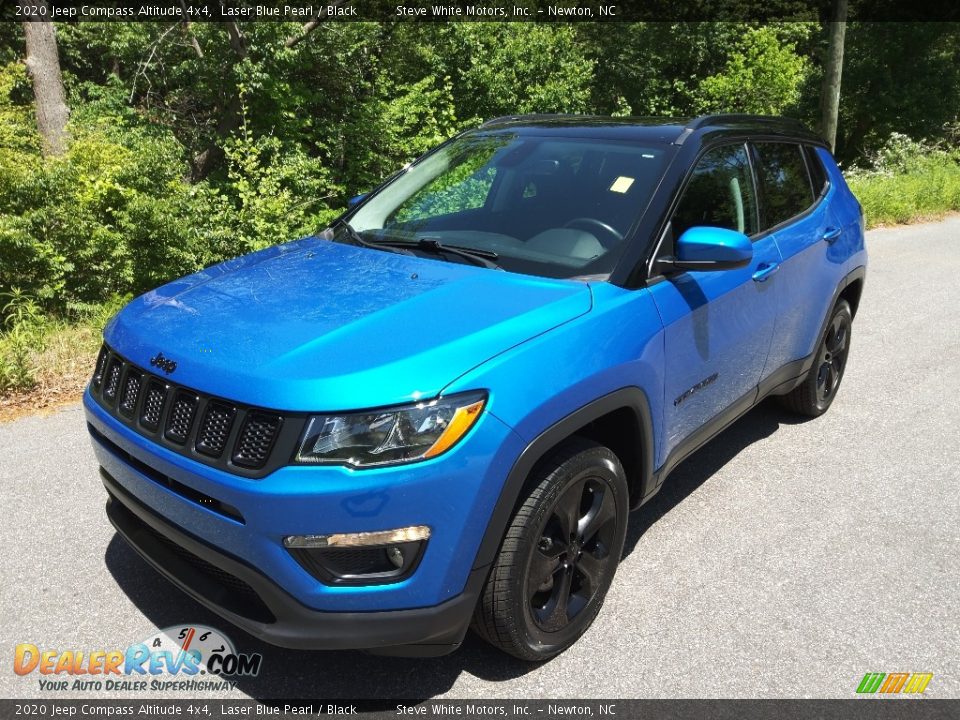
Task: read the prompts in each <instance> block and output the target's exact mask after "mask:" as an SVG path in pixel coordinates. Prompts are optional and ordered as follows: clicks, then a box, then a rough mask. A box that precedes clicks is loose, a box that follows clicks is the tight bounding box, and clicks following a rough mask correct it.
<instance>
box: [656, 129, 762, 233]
mask: <svg viewBox="0 0 960 720" xmlns="http://www.w3.org/2000/svg"><path fill="white" fill-rule="evenodd" d="M698 225H705V226H708V227H719V228H726V229H727V230H736V231H738V232H742V233H744V234H745V235H753V234H755V233H756V232H757V198H756V193H755V192H754V188H753V178H752V176H751V173H750V161H749V159H748V157H747V152H746V149H745V148H744V146H743V145H725V146H722V147H718V148H714V149H713V150H709V151H707V152H706V154H704V156H703V157H702V158H700V161H699V162H698V163H697V166H696V167H695V168H694V170H693V175H692V176H691V177H690V181H689V182H688V183H687V187H686V189H685V190H684V192H683V197H682V198H681V199H680V203H679V205H677V209H676V211H674V214H673V220H672V221H671V226H672V229H673V236H674V237H675V238H677V237H680V236H681V235H682V234H683V232H684V231H685V230H687V229H689V228H691V227H694V226H698Z"/></svg>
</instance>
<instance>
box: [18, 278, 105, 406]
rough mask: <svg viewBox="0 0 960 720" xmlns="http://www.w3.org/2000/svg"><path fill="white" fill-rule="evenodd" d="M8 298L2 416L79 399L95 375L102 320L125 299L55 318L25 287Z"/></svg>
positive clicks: (103, 322)
mask: <svg viewBox="0 0 960 720" xmlns="http://www.w3.org/2000/svg"><path fill="white" fill-rule="evenodd" d="M5 298H6V300H7V302H6V303H5V306H4V308H3V310H4V315H5V316H6V321H5V327H4V331H3V332H2V333H0V422H3V421H5V420H11V419H13V418H16V417H19V416H20V415H24V414H28V413H33V412H37V411H42V410H45V409H55V408H58V407H60V406H61V405H64V404H67V403H71V402H76V401H77V399H78V398H79V397H80V394H81V393H82V391H83V388H84V386H85V385H86V383H87V380H89V378H90V373H91V372H92V368H93V361H94V358H95V357H96V353H97V349H98V348H99V346H100V342H101V332H102V329H103V326H104V324H106V322H107V320H109V318H110V316H111V315H112V314H113V313H114V312H115V311H116V310H117V308H118V307H119V306H120V304H121V303H122V302H123V301H122V300H117V301H114V302H111V303H108V304H105V305H102V306H94V307H89V308H83V309H82V310H80V311H76V312H74V313H72V314H71V317H68V318H55V317H51V316H49V315H45V314H44V313H42V312H41V311H40V309H39V307H38V306H37V305H36V303H35V302H34V301H33V300H32V299H31V298H29V297H27V296H25V295H23V294H21V293H17V292H14V293H11V294H8V295H6V296H5Z"/></svg>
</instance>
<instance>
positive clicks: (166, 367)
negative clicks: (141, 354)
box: [150, 352, 177, 375]
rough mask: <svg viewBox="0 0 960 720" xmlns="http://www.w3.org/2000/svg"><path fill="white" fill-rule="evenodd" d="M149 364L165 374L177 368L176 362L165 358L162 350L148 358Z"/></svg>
mask: <svg viewBox="0 0 960 720" xmlns="http://www.w3.org/2000/svg"><path fill="white" fill-rule="evenodd" d="M150 364H151V365H153V366H154V367H155V368H158V369H160V370H163V371H164V372H165V373H166V374H167V375H169V374H170V373H172V372H173V371H174V370H176V369H177V363H176V362H174V361H173V360H171V359H170V358H165V357H164V356H163V353H162V352H158V353H157V354H156V355H154V356H153V357H152V358H150Z"/></svg>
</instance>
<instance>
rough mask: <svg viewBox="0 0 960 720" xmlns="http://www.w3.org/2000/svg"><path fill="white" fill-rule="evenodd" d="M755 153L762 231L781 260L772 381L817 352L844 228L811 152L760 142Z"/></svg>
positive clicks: (767, 369)
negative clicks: (831, 262) (832, 259)
mask: <svg viewBox="0 0 960 720" xmlns="http://www.w3.org/2000/svg"><path fill="white" fill-rule="evenodd" d="M752 150H753V153H754V156H753V157H754V165H755V167H756V170H757V181H758V183H759V196H760V216H761V222H762V227H763V228H764V232H771V233H772V236H773V238H774V239H775V241H776V244H777V247H778V249H779V251H780V255H781V257H782V261H781V267H780V271H779V282H778V284H777V286H776V302H777V304H778V307H779V320H778V323H777V330H776V333H775V334H774V337H773V342H772V344H771V346H770V354H769V357H768V358H767V362H766V367H765V368H764V371H763V376H764V377H768V376H770V375H772V374H773V373H775V372H776V371H777V370H779V369H780V368H782V367H784V366H786V365H788V364H789V363H791V362H792V361H795V360H800V359H802V358H804V357H805V356H807V355H808V354H810V353H811V352H813V348H814V346H815V345H816V340H817V335H818V333H819V331H820V325H821V322H822V320H823V318H824V317H825V316H826V313H827V311H828V310H829V307H828V305H829V304H830V302H831V299H832V297H833V290H834V287H833V285H834V284H835V282H836V280H835V276H834V274H833V273H829V272H824V270H825V267H824V265H825V263H826V262H827V255H828V253H829V252H830V247H831V241H832V239H833V238H835V237H839V230H838V227H839V226H838V224H837V222H836V220H835V219H834V218H833V217H832V215H831V212H830V207H829V206H830V203H829V202H828V201H827V195H828V194H829V192H830V186H829V184H828V183H827V178H826V174H825V172H824V171H823V167H822V165H819V160H818V159H817V158H816V156H815V155H813V154H812V151H811V150H809V149H808V148H806V147H804V146H803V145H801V144H799V143H789V142H756V143H753V148H752ZM814 161H815V162H816V163H817V164H816V165H814V164H813V163H814ZM811 170H813V172H811Z"/></svg>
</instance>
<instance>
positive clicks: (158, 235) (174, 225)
mask: <svg viewBox="0 0 960 720" xmlns="http://www.w3.org/2000/svg"><path fill="white" fill-rule="evenodd" d="M57 32H58V43H59V51H60V61H61V65H62V67H63V71H64V77H65V83H66V87H67V95H68V104H69V106H70V108H71V121H70V126H69V133H70V143H69V146H68V150H67V152H66V153H65V154H64V155H63V156H61V157H57V158H44V157H42V155H41V145H40V141H39V138H38V135H37V130H36V124H35V120H34V117H33V112H32V99H33V97H32V89H31V85H30V81H29V79H28V77H27V75H26V72H25V68H24V65H23V53H24V50H23V34H22V28H20V26H19V25H16V24H2V25H0V293H7V294H9V293H11V292H12V291H13V290H14V289H17V290H19V291H22V292H23V293H26V295H27V296H29V297H30V298H32V299H33V301H34V302H35V303H36V305H37V308H38V311H42V312H45V313H49V312H54V313H57V314H59V315H61V316H62V315H64V314H65V313H71V312H83V311H84V309H85V308H87V309H89V308H90V307H91V306H92V305H94V304H97V303H100V302H103V301H104V300H107V299H108V298H111V297H115V296H118V295H122V294H125V293H130V292H139V291H142V290H144V289H147V288H150V287H153V286H156V285H158V284H160V283H162V282H164V281H165V280H167V279H170V278H172V277H176V276H179V275H182V274H184V273H187V272H190V271H193V270H196V269H199V268H202V267H203V266H205V265H208V264H210V263H213V262H216V261H218V260H220V259H223V258H225V257H229V256H233V255H238V254H241V253H244V252H247V251H249V250H251V249H255V248H259V247H263V246H265V245H268V244H272V243H276V242H279V241H283V240H286V239H290V238H292V237H295V236H297V235H301V234H305V233H309V232H311V231H314V230H315V229H317V228H318V227H321V226H322V225H323V224H324V223H325V222H327V221H328V220H329V219H331V218H332V217H334V216H335V215H337V214H338V213H339V212H340V211H341V210H342V209H343V207H344V206H345V202H346V199H347V198H348V197H350V196H352V195H353V194H356V193H358V192H361V191H364V190H367V189H369V188H370V187H372V186H373V185H375V184H376V183H377V182H378V181H379V180H380V179H382V178H384V177H385V176H387V175H389V174H390V173H391V172H393V171H394V170H396V169H398V168H399V167H401V166H402V165H403V164H404V163H406V162H407V161H409V160H410V159H411V158H413V157H415V156H416V155H418V154H420V153H421V152H423V151H424V150H426V149H428V148H429V147H431V146H432V145H434V144H436V143H437V142H439V141H441V140H442V139H445V138H447V137H449V136H450V135H452V134H453V133H455V132H456V131H458V130H459V129H462V128H464V127H469V126H472V125H475V124H477V123H479V122H481V121H482V120H483V119H485V118H488V117H491V116H496V115H502V114H513V113H526V112H577V113H578V112H595V113H608V114H635V115H680V116H684V115H695V114H699V113H703V112H714V111H745V112H763V113H780V114H787V115H793V116H797V117H800V118H802V119H804V120H805V121H807V122H808V123H809V124H811V125H815V124H816V120H817V112H818V110H817V107H818V93H819V85H820V81H821V76H822V71H821V57H822V53H823V49H824V44H825V33H824V29H823V28H822V27H821V26H820V25H819V24H817V23H771V24H765V25H743V24H729V23H727V24H725V23H688V24H671V25H667V24H635V25H629V24H613V25H610V24H605V25H602V26H601V25H593V24H587V23H585V24H575V25H563V24H549V25H547V24H542V25H540V24H525V23H451V24H441V23H423V24H416V23H396V24H373V23H329V24H324V25H321V26H320V27H319V28H317V29H316V30H315V31H314V32H312V33H310V34H309V35H307V36H306V37H303V38H302V39H300V40H299V41H296V42H294V40H295V39H296V38H297V37H298V36H299V35H300V33H301V32H302V27H301V26H300V25H298V24H296V23H248V24H244V25H242V26H241V27H240V28H231V27H230V26H228V25H223V24H193V25H191V26H184V25H170V24H163V23H156V24H123V23H103V24H97V23H80V24H73V25H58V26H57ZM846 57H847V61H846V70H845V75H844V85H843V95H842V101H841V114H840V136H839V140H838V154H839V156H840V157H841V158H842V159H844V160H845V161H847V162H848V163H856V164H857V165H859V166H861V167H863V168H865V169H864V170H863V171H861V172H860V173H859V175H857V179H858V183H859V185H858V187H859V188H861V189H862V192H863V193H864V195H865V197H868V198H870V201H869V202H866V203H865V204H867V206H868V213H874V212H875V208H874V209H871V203H873V204H876V203H882V204H883V205H885V206H886V205H890V204H891V203H899V205H898V206H897V208H898V209H896V210H895V211H894V212H892V213H890V214H889V219H891V220H900V219H904V218H907V217H910V216H912V215H915V214H916V213H917V211H920V212H922V211H924V209H925V207H926V205H938V206H943V204H944V203H947V206H950V203H952V204H953V205H952V206H953V207H956V206H957V201H956V185H955V182H956V171H957V156H956V153H955V152H952V151H951V149H950V148H951V147H955V145H956V138H955V137H953V140H952V141H951V140H950V135H949V132H948V130H949V127H950V126H949V123H950V122H954V123H955V122H956V117H957V112H958V108H960V28H958V26H956V25H949V24H937V23H920V24H916V25H899V24H893V23H885V24H878V25H858V24H852V25H851V26H850V29H849V31H848V34H847V55H846ZM893 133H901V134H902V136H901V135H897V136H893V137H894V140H893V141H891V140H890V138H891V136H892V134H893ZM901 137H902V138H906V140H905V141H904V140H899V141H898V140H897V138H901ZM907 141H909V142H916V143H922V144H921V145H920V146H916V147H914V146H910V147H907V148H906V150H909V151H910V152H908V153H906V154H908V155H911V157H913V156H916V155H917V154H918V153H917V152H915V151H916V149H917V147H921V148H923V149H929V148H932V147H933V144H936V147H938V148H940V150H938V152H937V153H934V154H933V155H930V158H929V159H924V160H918V161H917V162H914V163H913V164H911V165H910V166H909V167H906V166H905V167H900V168H895V167H893V166H892V165H890V164H889V163H888V164H887V165H882V163H879V161H878V160H877V159H878V158H879V155H878V153H882V152H888V153H889V152H893V153H894V154H896V153H897V152H898V148H899V149H900V150H903V151H904V152H906V150H904V148H905V147H906V146H904V145H903V143H904V142H907ZM898 142H899V143H900V145H897V143H898ZM950 142H953V143H954V145H953V146H951V145H950ZM891 143H892V144H891ZM891 148H892V149H891ZM921 154H924V155H929V153H926V152H925V153H921ZM918 163H919V164H918ZM923 163H928V164H927V165H924V164H923ZM929 163H932V164H929ZM871 168H872V169H871ZM893 175H902V176H904V177H908V176H909V177H911V178H913V179H912V180H909V181H905V183H906V184H905V185H904V186H903V188H900V187H899V186H897V187H898V189H895V190H893V189H890V188H891V187H892V186H890V185H889V184H884V179H885V178H889V177H891V176H893ZM917 178H919V180H918V179H917ZM930 178H933V179H934V181H935V182H936V183H937V186H938V187H940V188H942V192H940V191H938V192H939V194H933V195H931V194H930V193H928V192H927V191H926V189H925V187H924V186H923V185H922V183H924V182H928V181H929V179H930ZM918 182H919V183H921V185H917V184H916V183H918ZM911 183H912V184H911ZM951 193H952V194H951ZM911 198H913V199H911ZM925 203H926V205H925ZM933 209H935V208H933ZM940 209H944V207H940ZM877 215H882V216H883V217H887V216H886V215H883V213H877ZM7 314H9V313H7Z"/></svg>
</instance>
